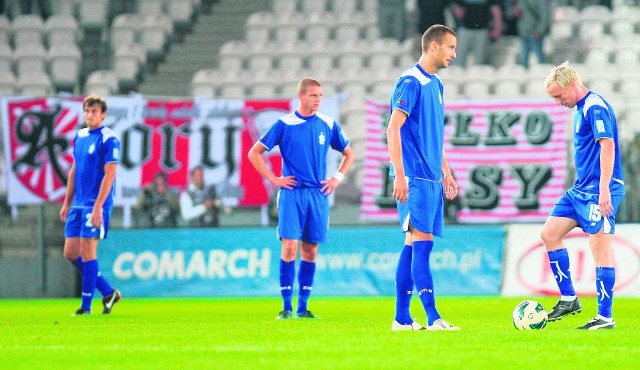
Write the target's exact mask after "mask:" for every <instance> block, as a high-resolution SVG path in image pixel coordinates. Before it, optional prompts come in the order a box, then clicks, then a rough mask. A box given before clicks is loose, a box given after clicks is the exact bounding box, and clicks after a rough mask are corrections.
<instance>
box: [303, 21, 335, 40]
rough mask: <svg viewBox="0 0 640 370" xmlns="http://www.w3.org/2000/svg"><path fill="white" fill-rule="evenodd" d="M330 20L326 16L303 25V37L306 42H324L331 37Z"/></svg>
mask: <svg viewBox="0 0 640 370" xmlns="http://www.w3.org/2000/svg"><path fill="white" fill-rule="evenodd" d="M331 27H332V24H331V22H330V21H329V20H328V19H327V17H321V18H318V19H317V20H315V21H312V22H309V23H308V24H307V25H306V26H304V29H303V32H304V39H305V40H306V41H307V42H308V43H315V42H325V41H327V40H329V39H330V38H331Z"/></svg>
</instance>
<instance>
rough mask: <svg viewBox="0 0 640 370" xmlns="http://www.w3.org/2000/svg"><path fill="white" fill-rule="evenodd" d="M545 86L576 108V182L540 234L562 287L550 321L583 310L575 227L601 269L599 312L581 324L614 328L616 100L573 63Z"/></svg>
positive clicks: (618, 196) (618, 168)
mask: <svg viewBox="0 0 640 370" xmlns="http://www.w3.org/2000/svg"><path fill="white" fill-rule="evenodd" d="M544 87H545V89H546V91H547V93H548V94H549V96H550V97H551V98H553V99H554V100H555V101H556V103H558V104H562V105H564V106H565V107H567V108H573V107H575V108H576V112H575V115H574V118H573V132H574V134H573V146H574V151H573V154H574V162H575V167H576V181H575V182H574V183H573V186H572V187H571V188H570V189H569V190H567V191H566V192H565V193H564V194H563V195H562V197H561V198H560V200H558V202H557V203H556V204H555V205H554V206H553V208H552V209H551V212H550V214H549V218H547V221H546V222H545V224H544V226H543V227H542V231H541V233H540V236H541V238H542V242H543V243H544V246H545V248H546V250H547V252H548V255H549V263H550V265H551V271H553V275H554V277H555V279H556V283H557V284H558V288H559V289H560V294H561V296H560V300H559V301H558V303H557V304H556V305H555V306H554V307H553V310H551V312H550V313H549V321H556V320H560V319H561V318H562V317H564V316H566V315H569V314H575V313H577V312H581V310H582V303H580V300H579V299H578V298H577V297H576V293H575V290H574V288H573V283H572V280H571V273H570V271H569V255H568V253H567V249H566V247H565V246H564V244H563V241H562V240H563V238H564V237H565V235H567V234H568V233H569V232H570V231H571V230H572V229H573V228H575V227H580V228H581V229H582V230H583V231H584V232H585V233H587V234H589V247H590V248H591V253H592V255H593V259H594V262H595V268H596V271H595V272H596V274H595V276H596V293H597V299H598V314H597V315H596V317H595V318H594V319H592V320H590V321H589V322H587V323H586V324H585V325H583V326H580V327H578V328H576V329H585V330H597V329H613V328H615V326H616V324H615V322H614V320H613V315H612V311H611V308H612V305H613V286H614V285H615V279H616V273H615V268H614V261H613V251H612V244H613V235H614V232H615V228H616V213H617V212H618V209H619V207H620V202H621V201H622V197H623V195H624V179H623V175H622V160H621V156H620V144H619V142H618V124H617V121H616V115H615V113H614V111H613V108H612V107H611V105H610V104H609V103H608V102H607V101H606V100H605V99H604V98H603V97H602V96H600V95H598V94H597V93H595V92H593V91H590V90H589V89H587V88H586V87H585V86H584V85H583V84H582V82H581V80H580V76H579V75H578V73H577V72H576V70H575V69H573V68H572V67H571V66H570V65H569V63H568V62H565V63H563V64H561V65H559V66H557V67H555V68H553V69H552V70H551V72H549V75H548V76H547V78H546V80H545V81H544Z"/></svg>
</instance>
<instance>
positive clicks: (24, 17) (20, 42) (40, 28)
mask: <svg viewBox="0 0 640 370" xmlns="http://www.w3.org/2000/svg"><path fill="white" fill-rule="evenodd" d="M11 28H12V32H13V45H14V47H15V48H18V47H20V46H24V45H31V44H43V37H42V36H43V34H44V21H43V20H42V17H40V16H39V15H35V14H20V15H17V16H16V17H15V18H14V19H13V23H12V24H11Z"/></svg>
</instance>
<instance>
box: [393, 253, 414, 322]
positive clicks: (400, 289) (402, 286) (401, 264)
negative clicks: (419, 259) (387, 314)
mask: <svg viewBox="0 0 640 370" xmlns="http://www.w3.org/2000/svg"><path fill="white" fill-rule="evenodd" d="M412 250H413V248H411V246H409V245H406V244H405V245H404V246H403V247H402V251H401V252H400V258H399V259H398V268H397V269H396V316H395V320H396V321H397V322H398V323H400V324H402V325H407V324H411V323H412V322H413V319H412V318H411V312H409V307H410V305H411V297H412V296H413V278H412V277H411V255H412Z"/></svg>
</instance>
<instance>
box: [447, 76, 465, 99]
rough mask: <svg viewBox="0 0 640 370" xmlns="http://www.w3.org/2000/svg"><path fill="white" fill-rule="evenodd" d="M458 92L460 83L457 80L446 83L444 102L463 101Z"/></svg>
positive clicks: (462, 96)
mask: <svg viewBox="0 0 640 370" xmlns="http://www.w3.org/2000/svg"><path fill="white" fill-rule="evenodd" d="M460 90H461V88H460V82H459V81H458V80H452V81H447V82H446V83H445V85H444V101H445V102H451V101H456V100H463V99H465V96H464V95H463V94H461V93H460Z"/></svg>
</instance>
